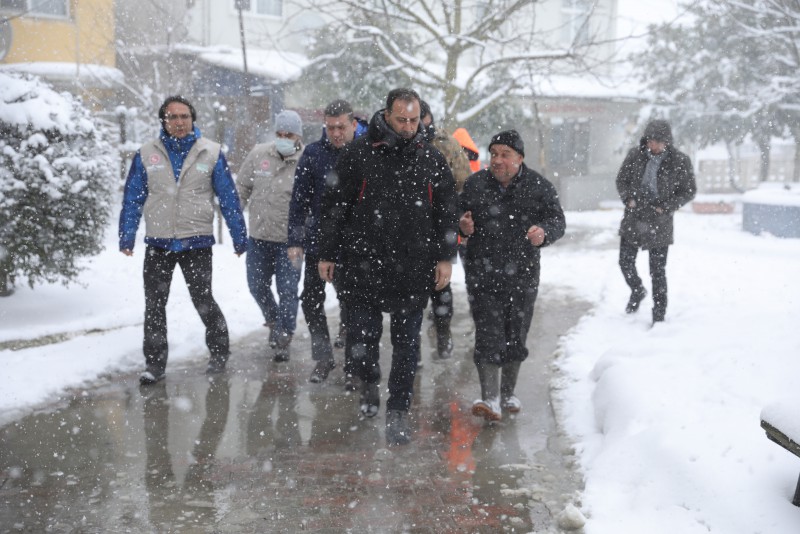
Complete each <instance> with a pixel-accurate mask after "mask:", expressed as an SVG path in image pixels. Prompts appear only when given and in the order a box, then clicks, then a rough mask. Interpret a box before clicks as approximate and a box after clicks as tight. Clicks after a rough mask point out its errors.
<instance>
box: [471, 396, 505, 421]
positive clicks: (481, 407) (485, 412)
mask: <svg viewBox="0 0 800 534" xmlns="http://www.w3.org/2000/svg"><path fill="white" fill-rule="evenodd" d="M472 415H474V416H476V417H483V418H484V419H486V420H487V421H500V420H502V419H503V414H502V412H501V411H500V400H499V399H496V398H495V399H489V400H483V399H478V400H476V401H475V402H473V403H472Z"/></svg>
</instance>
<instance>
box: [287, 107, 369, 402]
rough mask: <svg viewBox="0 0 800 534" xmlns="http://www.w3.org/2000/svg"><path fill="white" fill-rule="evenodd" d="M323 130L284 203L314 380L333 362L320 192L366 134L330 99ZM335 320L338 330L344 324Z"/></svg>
mask: <svg viewBox="0 0 800 534" xmlns="http://www.w3.org/2000/svg"><path fill="white" fill-rule="evenodd" d="M324 115H325V117H324V122H325V129H324V130H323V131H322V137H321V138H320V140H319V141H316V142H314V143H311V144H310V145H308V146H306V149H305V151H304V152H303V155H302V156H301V157H300V161H299V162H298V164H297V170H296V171H295V179H294V190H293V191H292V200H291V202H290V204H289V259H290V260H292V261H293V262H296V263H298V264H299V263H300V262H302V261H303V254H304V253H305V256H306V266H305V274H304V277H303V294H302V296H301V297H300V298H301V301H302V303H303V304H302V306H303V315H304V316H305V318H306V323H307V324H308V331H309V333H310V335H311V358H312V359H313V360H314V361H315V362H317V363H316V365H315V366H314V370H313V371H312V372H311V377H310V378H309V380H310V381H311V382H313V383H319V382H322V381H323V380H325V379H326V378H328V374H329V373H330V372H331V370H332V369H333V368H334V367H335V364H334V361H333V349H332V347H331V338H330V333H329V331H328V319H327V317H326V315H325V281H324V280H323V279H322V278H320V276H319V271H318V269H317V264H318V263H319V259H318V256H317V255H318V244H317V241H318V237H319V235H318V233H319V228H318V227H319V220H320V215H321V213H320V212H321V211H322V196H323V194H324V192H325V187H326V184H327V183H328V181H331V182H334V181H335V172H334V166H335V165H336V160H337V159H338V158H339V154H341V152H342V149H343V148H344V147H345V145H347V144H348V143H350V142H351V141H352V140H353V139H354V138H356V137H359V136H361V135H363V134H364V133H366V131H367V123H366V122H364V121H359V120H357V119H356V118H355V116H354V115H353V108H352V106H351V105H350V104H349V103H348V102H346V101H344V100H334V101H333V102H331V103H330V104H328V105H327V106H326V107H325V112H324ZM341 326H342V325H340V331H342V330H343V329H342V328H341ZM349 352H350V351H349V348H348V349H347V350H346V353H345V369H344V373H345V388H346V389H348V390H349V389H354V388H355V386H354V382H353V378H352V375H353V369H352V362H350V361H348V359H349V356H350V355H349V354H347V353H349Z"/></svg>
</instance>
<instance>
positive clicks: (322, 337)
mask: <svg viewBox="0 0 800 534" xmlns="http://www.w3.org/2000/svg"><path fill="white" fill-rule="evenodd" d="M318 264H319V258H317V257H316V256H306V259H305V271H304V274H303V293H302V294H301V295H300V300H301V304H300V306H301V308H302V309H303V316H304V317H305V318H306V324H307V325H308V332H309V334H310V335H311V358H312V359H313V360H314V361H319V360H332V359H333V349H332V347H331V334H330V329H329V328H328V317H327V315H326V314H325V297H326V295H325V281H324V280H323V279H322V278H320V277H319V270H318V269H317V266H318ZM335 285H336V284H335V282H334V286H335ZM340 306H341V313H340V314H339V321H340V323H341V326H343V327H344V331H345V332H346V331H347V324H346V323H347V312H346V310H345V305H344V303H340ZM344 372H345V373H346V374H353V362H352V358H351V348H350V345H349V344H346V345H345V350H344Z"/></svg>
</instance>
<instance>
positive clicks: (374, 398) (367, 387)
mask: <svg viewBox="0 0 800 534" xmlns="http://www.w3.org/2000/svg"><path fill="white" fill-rule="evenodd" d="M380 406H381V392H380V384H379V383H378V382H372V383H369V382H362V383H361V415H363V416H364V417H375V416H376V415H377V414H378V409H380Z"/></svg>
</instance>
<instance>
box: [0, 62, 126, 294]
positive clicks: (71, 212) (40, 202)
mask: <svg viewBox="0 0 800 534" xmlns="http://www.w3.org/2000/svg"><path fill="white" fill-rule="evenodd" d="M113 154H114V153H113V149H112V147H111V145H110V144H109V143H108V142H107V141H106V140H105V136H104V133H103V132H102V131H101V130H100V129H99V127H98V126H97V125H96V124H95V122H94V121H93V120H92V117H91V115H90V113H89V111H88V110H87V109H86V108H85V107H84V106H83V105H82V104H81V103H80V102H79V101H78V100H76V99H75V98H74V97H73V96H71V95H70V94H68V93H57V92H55V91H54V90H53V89H52V88H51V87H49V86H48V85H46V84H45V83H43V82H42V81H40V80H38V79H37V78H35V77H31V76H29V75H16V74H11V73H3V72H0V294H3V293H6V292H7V290H8V288H9V283H13V281H14V280H15V278H17V277H20V278H23V279H26V280H27V282H28V284H29V285H30V286H31V287H33V286H34V285H35V284H37V283H42V282H55V281H62V282H63V283H65V284H66V283H68V282H69V281H71V280H74V279H75V277H76V275H77V274H78V272H79V271H80V270H81V268H80V266H79V264H78V260H79V259H80V258H82V257H84V256H89V255H93V254H96V253H97V252H99V251H100V249H101V243H102V238H103V232H104V230H105V228H106V225H107V221H108V216H109V212H110V201H111V193H112V184H113V181H114V178H115V171H116V167H115V165H114V161H115V158H114V155H113Z"/></svg>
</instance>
